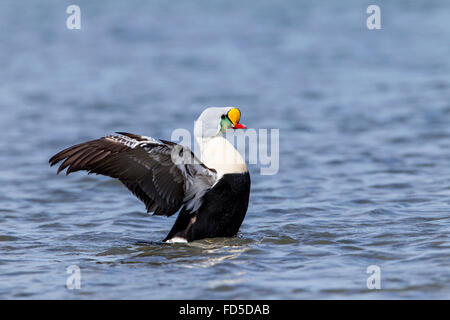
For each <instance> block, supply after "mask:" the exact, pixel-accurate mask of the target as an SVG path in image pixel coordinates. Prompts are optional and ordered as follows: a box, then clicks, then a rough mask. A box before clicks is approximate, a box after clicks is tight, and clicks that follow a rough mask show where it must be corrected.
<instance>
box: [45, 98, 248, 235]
mask: <svg viewBox="0 0 450 320" xmlns="http://www.w3.org/2000/svg"><path fill="white" fill-rule="evenodd" d="M240 118H241V112H240V111H239V109H237V108H233V107H226V108H208V109H206V110H204V111H203V112H202V114H201V115H200V117H199V118H198V120H197V121H196V122H195V126H194V135H195V138H196V140H197V142H198V144H199V146H200V152H201V157H200V158H201V160H199V159H198V158H197V157H196V156H195V155H194V154H193V152H192V151H191V150H190V149H189V148H187V147H185V146H182V145H180V144H177V143H174V142H171V141H166V140H156V139H154V138H151V137H146V136H141V135H137V134H131V133H126V132H117V135H108V136H105V137H103V138H100V139H97V140H92V141H88V142H83V143H81V144H77V145H74V146H72V147H69V148H67V149H65V150H62V151H61V152H59V153H57V154H56V155H54V156H53V157H52V158H51V159H50V160H49V163H50V165H51V166H53V165H55V164H57V163H58V162H60V161H62V160H64V162H63V163H62V164H61V165H60V167H59V168H58V172H57V173H60V172H61V171H63V170H64V169H66V168H67V171H66V175H68V174H70V173H72V172H76V171H79V170H86V171H88V173H89V174H91V173H95V174H101V175H105V176H109V177H112V178H116V179H119V180H120V181H121V182H122V183H123V184H124V185H125V186H126V187H127V188H128V189H129V190H130V191H131V192H132V193H133V194H134V195H135V196H136V197H137V198H138V199H139V200H141V201H142V202H143V203H144V204H145V206H146V209H147V212H149V213H150V212H153V214H154V215H165V216H171V215H173V214H175V213H176V212H178V211H179V214H178V217H177V219H176V221H175V224H174V225H173V227H172V229H171V230H170V232H169V234H168V235H167V237H166V238H165V239H164V240H163V241H164V242H169V243H172V242H190V241H193V240H198V239H204V238H213V237H232V236H235V235H236V234H237V232H238V230H239V228H240V226H241V224H242V221H243V220H244V217H245V214H246V212H247V207H248V201H249V195H250V174H249V172H248V169H247V165H246V163H245V161H244V159H243V158H242V156H241V155H240V154H239V152H238V151H237V150H236V149H235V148H234V147H233V145H232V144H231V143H230V142H229V141H228V140H227V139H225V138H224V137H223V136H222V135H223V134H224V133H225V132H226V131H227V130H228V129H230V128H232V129H243V128H246V127H245V126H244V125H242V124H240V123H239V121H240Z"/></svg>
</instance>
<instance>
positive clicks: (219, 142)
mask: <svg viewBox="0 0 450 320" xmlns="http://www.w3.org/2000/svg"><path fill="white" fill-rule="evenodd" d="M197 140H198V142H199V143H200V151H201V160H202V162H203V163H204V164H205V165H206V166H207V167H208V168H213V169H215V170H216V171H217V174H218V176H222V175H224V174H227V173H243V172H247V171H248V168H247V164H246V163H245V161H244V159H243V158H242V156H241V155H240V153H239V152H238V151H237V150H236V149H235V148H234V147H233V145H232V144H231V143H230V142H229V141H228V140H227V139H225V138H223V137H221V136H217V137H214V138H208V139H204V138H199V139H197Z"/></svg>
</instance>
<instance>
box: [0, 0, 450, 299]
mask: <svg viewBox="0 0 450 320" xmlns="http://www.w3.org/2000/svg"><path fill="white" fill-rule="evenodd" d="M70 4H72V3H71V2H70V1H56V0H55V1H40V2H36V1H26V3H25V4H24V2H23V1H21V3H20V5H19V3H17V2H16V1H12V0H7V1H2V2H1V4H0V25H1V28H0V48H1V50H0V70H1V72H0V108H1V109H0V110H1V117H0V126H1V128H2V130H1V131H2V132H1V138H0V150H2V152H1V154H0V182H1V183H0V298H3V299H14V298H42V299H55V298H61V299H105V298H113V299H122V298H136V299H170V298H177V299H186V298H188V299H198V298H211V299H219V298H220V299H237V298H244V299H245V298H252V299H277V298H285V299H294V298H295V299H305V298H306V299H308V298H319V299H334V298H350V299H379V298H386V299H397V298H416V299H431V298H438V299H445V298H446V299H448V298H450V284H449V283H450V281H449V280H450V270H449V261H450V259H449V258H450V245H449V231H450V214H449V209H450V166H449V161H450V153H449V151H450V127H449V121H450V102H449V101H450V78H449V73H450V58H449V57H450V47H449V45H448V39H450V23H449V21H450V3H449V2H448V1H444V0H442V1H416V2H413V3H411V1H395V2H392V1H385V2H382V3H378V4H379V5H380V6H381V10H382V12H381V16H382V28H383V29H382V30H378V31H369V30H367V28H366V17H367V14H366V13H365V11H366V8H367V6H368V5H370V4H374V3H372V2H369V1H345V2H336V1H321V2H318V1H297V0H295V1H294V0H293V1H284V2H283V3H276V2H275V1H273V2H272V1H266V0H263V1H261V0H260V1H244V2H242V1H240V2H234V3H230V2H229V1H214V2H210V1H183V2H181V1H180V2H177V3H176V4H175V3H172V1H170V3H169V2H167V1H150V2H147V1H127V2H123V1H121V2H118V1H117V2H108V4H106V3H103V2H99V1H96V2H89V1H78V2H77V4H78V5H79V6H80V7H81V11H82V29H81V30H79V31H76V30H68V29H66V27H65V20H66V18H67V16H68V15H67V14H66V13H65V10H66V8H67V6H68V5H70ZM225 105H237V106H239V107H240V108H241V110H242V113H243V118H242V122H243V123H245V124H246V125H248V126H249V127H251V128H279V129H280V170H279V172H278V174H276V175H273V176H262V175H260V174H259V169H260V165H252V166H250V170H251V175H252V183H253V184H252V193H251V199H250V207H249V211H248V213H247V217H246V219H245V221H244V223H243V225H242V227H241V230H240V233H239V236H238V237H237V238H230V239H213V240H211V239H208V240H202V241H197V242H194V243H192V244H189V245H163V244H161V243H160V240H161V239H163V238H164V236H165V235H166V233H167V232H168V231H169V229H170V227H171V225H172V224H173V222H174V217H172V218H165V217H151V216H148V215H147V214H146V213H145V210H144V206H143V205H142V204H141V203H140V202H139V201H138V200H136V199H135V198H134V197H133V196H132V195H131V194H130V193H129V192H128V191H127V190H126V189H125V188H124V187H123V186H122V185H121V184H120V183H118V182H116V181H113V180H110V179H108V178H105V177H100V176H87V175H85V174H84V173H77V174H73V175H70V176H69V177H65V176H63V175H60V176H57V175H56V174H55V171H56V169H55V168H50V167H49V166H48V164H47V160H48V158H49V157H50V156H51V155H53V154H54V153H55V152H57V151H59V150H61V149H62V148H64V147H67V146H69V145H72V144H75V143H78V142H81V141H85V140H89V139H93V138H97V137H101V136H103V135H105V134H109V133H112V132H115V131H128V132H134V133H140V134H146V135H150V136H154V137H159V138H166V139H168V138H170V136H171V133H172V130H173V129H176V128H188V129H192V127H193V120H194V119H195V118H196V117H197V116H198V115H199V114H200V112H201V111H202V110H203V108H204V107H206V106H225ZM70 265H78V266H79V267H80V268H81V275H82V278H81V289H79V290H68V289H67V288H66V280H67V277H68V276H69V274H67V273H66V269H67V267H68V266H70ZM370 265H376V266H379V267H380V269H381V289H380V290H369V289H368V288H367V286H366V281H367V278H368V277H369V276H370V274H367V273H366V270H367V267H369V266H370Z"/></svg>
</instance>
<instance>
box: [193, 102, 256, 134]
mask: <svg viewBox="0 0 450 320" xmlns="http://www.w3.org/2000/svg"><path fill="white" fill-rule="evenodd" d="M240 120H241V111H240V110H239V109H238V108H236V107H225V108H215V107H212V108H208V109H205V110H204V111H203V112H202V114H201V115H200V117H199V118H198V119H197V121H196V122H195V126H194V135H195V136H196V137H198V138H212V137H216V136H218V135H222V134H224V133H225V132H226V131H227V130H228V129H245V128H247V127H246V126H244V125H243V124H241V123H239V121H240Z"/></svg>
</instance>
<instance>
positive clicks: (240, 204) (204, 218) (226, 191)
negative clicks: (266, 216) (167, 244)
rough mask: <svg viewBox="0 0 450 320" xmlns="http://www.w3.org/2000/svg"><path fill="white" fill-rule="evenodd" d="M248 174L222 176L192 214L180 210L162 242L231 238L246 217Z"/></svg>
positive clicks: (248, 194)
mask: <svg viewBox="0 0 450 320" xmlns="http://www.w3.org/2000/svg"><path fill="white" fill-rule="evenodd" d="M249 196H250V174H249V173H248V172H245V173H233V174H225V175H223V177H222V178H221V179H220V180H219V181H218V182H217V183H216V184H215V185H214V186H213V187H212V188H211V189H210V190H209V191H208V192H207V193H206V194H205V195H204V197H203V199H204V200H203V204H202V205H201V207H200V208H199V209H198V210H197V211H196V212H194V213H189V212H187V211H185V210H184V208H183V209H182V210H181V212H180V213H179V215H178V217H177V220H176V221H175V224H174V225H173V227H172V230H170V232H169V234H168V235H167V237H166V238H165V239H164V241H167V240H170V239H172V238H174V237H180V238H184V239H186V240H187V241H188V242H190V241H193V240H198V239H203V238H213V237H231V236H235V235H236V234H237V232H238V231H239V228H240V226H241V224H242V221H243V220H244V217H245V214H246V213H247V208H248V201H249Z"/></svg>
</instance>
